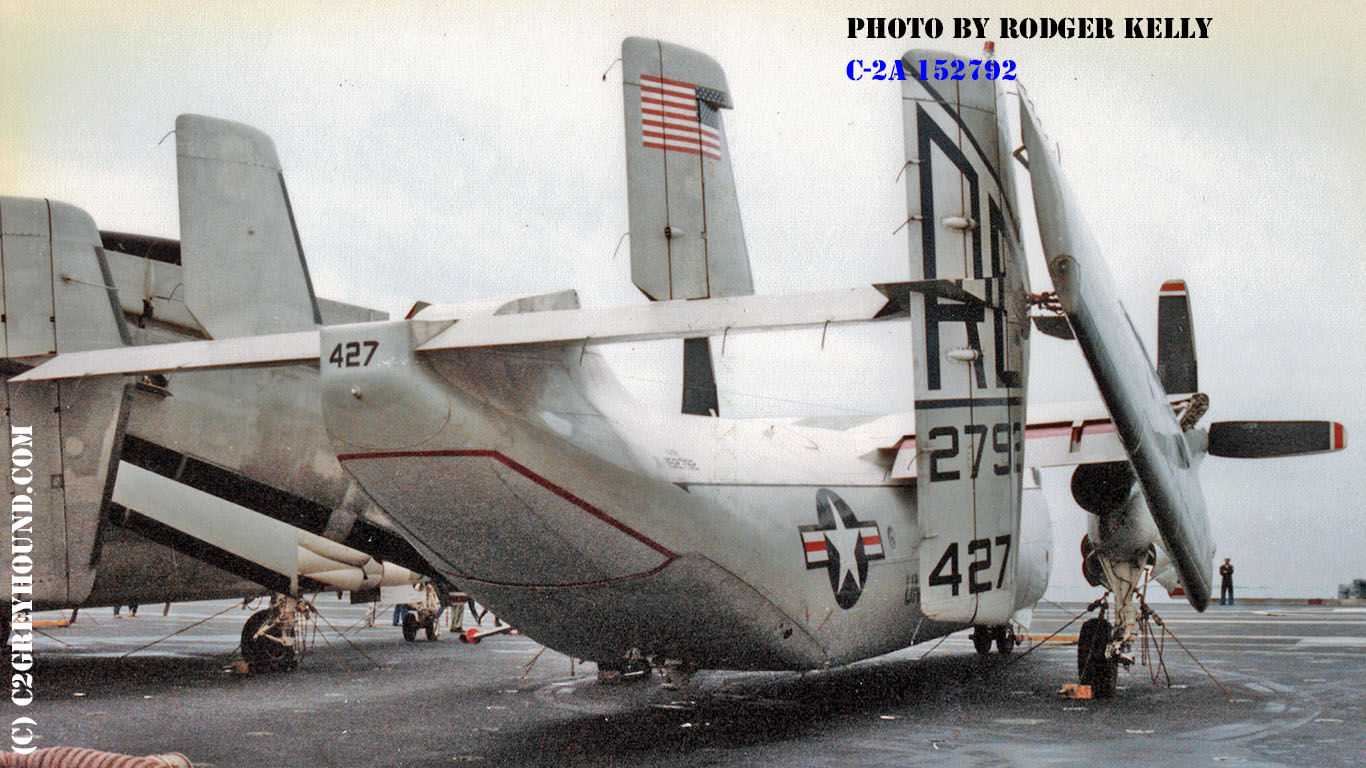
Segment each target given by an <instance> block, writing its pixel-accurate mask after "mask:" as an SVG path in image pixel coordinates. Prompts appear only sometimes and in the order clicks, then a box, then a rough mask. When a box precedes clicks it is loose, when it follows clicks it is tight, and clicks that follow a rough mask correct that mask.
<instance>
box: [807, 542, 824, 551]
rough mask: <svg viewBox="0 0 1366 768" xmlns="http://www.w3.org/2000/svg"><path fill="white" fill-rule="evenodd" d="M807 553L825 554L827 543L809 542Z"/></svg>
mask: <svg viewBox="0 0 1366 768" xmlns="http://www.w3.org/2000/svg"><path fill="white" fill-rule="evenodd" d="M806 551H807V552H824V551H825V542H823V541H808V542H806Z"/></svg>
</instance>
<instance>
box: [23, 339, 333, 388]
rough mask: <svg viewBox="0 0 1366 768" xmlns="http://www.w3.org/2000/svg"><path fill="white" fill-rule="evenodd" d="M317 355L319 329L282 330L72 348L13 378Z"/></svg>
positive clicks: (257, 362)
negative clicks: (210, 338) (266, 333)
mask: <svg viewBox="0 0 1366 768" xmlns="http://www.w3.org/2000/svg"><path fill="white" fill-rule="evenodd" d="M317 359H318V332H317V331H300V332H298V333H279V334H274V335H271V336H249V337H245V338H237V339H216V340H213V341H186V342H182V343H179V344H152V345H149V346H145V347H121V348H118V349H108V350H103V349H102V350H93V351H90V352H72V353H69V354H64V355H58V356H56V357H54V358H52V359H51V360H49V361H47V362H46V363H43V364H42V365H40V366H38V367H36V368H33V369H31V370H28V371H25V372H24V373H22V374H20V375H18V376H15V377H14V378H13V379H10V381H16V382H18V381H48V380H52V379H79V378H84V377H86V376H114V375H134V374H143V373H175V372H177V371H192V370H207V369H210V368H233V367H244V366H255V365H280V364H283V363H301V362H309V361H315V360H317Z"/></svg>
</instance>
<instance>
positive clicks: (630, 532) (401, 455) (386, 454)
mask: <svg viewBox="0 0 1366 768" xmlns="http://www.w3.org/2000/svg"><path fill="white" fill-rule="evenodd" d="M431 457H437V458H441V457H455V458H472V457H477V458H490V459H497V460H498V461H500V462H502V463H503V465H504V466H506V467H507V468H508V469H511V470H513V471H514V472H516V473H517V474H519V475H521V476H522V477H525V478H526V479H528V480H530V481H531V482H533V483H535V484H537V485H539V486H541V487H542V488H544V489H546V490H547V491H550V492H551V493H553V494H555V495H556V496H559V497H560V498H562V499H564V500H565V501H567V502H569V503H570V504H573V505H574V506H576V507H578V508H579V509H582V510H583V511H585V512H587V513H588V514H590V515H592V516H593V517H596V518H597V519H599V520H601V521H603V522H604V523H607V524H608V525H610V526H612V527H613V528H616V529H617V530H619V531H621V532H622V533H624V534H626V535H627V536H630V537H631V538H633V539H635V540H637V541H639V542H640V543H642V544H644V545H645V546H647V547H649V548H650V549H653V550H654V551H656V552H658V553H660V554H661V555H664V556H665V557H668V558H674V557H677V555H676V554H675V553H674V552H672V551H670V550H669V549H668V548H667V547H665V546H664V545H662V544H660V543H659V542H657V541H655V540H654V539H651V538H650V537H649V536H646V535H645V534H643V533H641V532H639V531H637V530H635V529H633V528H631V527H630V526H628V525H626V524H625V523H623V522H621V521H620V520H617V519H616V518H614V517H612V516H611V515H609V514H607V513H606V512H603V511H602V510H601V509H598V508H597V507H595V506H593V505H592V504H589V503H588V502H586V501H584V500H583V499H581V498H579V497H578V496H575V495H574V494H572V493H570V492H569V491H567V490H565V489H564V488H561V487H560V486H558V485H556V484H554V483H552V482H550V481H549V480H547V479H545V478H544V477H541V476H540V475H538V474H536V473H535V472H532V471H531V470H530V469H528V468H527V467H526V466H524V465H522V464H519V463H517V462H516V461H513V460H512V459H510V458H508V457H507V456H504V455H503V454H502V453H499V452H498V451H490V450H473V451H377V452H374V453H342V454H338V455H337V460H338V461H364V460H369V459H408V458H414V459H416V458H431Z"/></svg>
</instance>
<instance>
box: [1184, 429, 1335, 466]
mask: <svg viewBox="0 0 1366 768" xmlns="http://www.w3.org/2000/svg"><path fill="white" fill-rule="evenodd" d="M1346 445H1347V434H1346V432H1345V431H1344V430H1343V428H1342V425H1341V424H1339V423H1337V422H1336V421H1217V422H1215V423H1213V424H1211V425H1210V427H1209V454H1210V455H1211V456H1224V457H1227V458H1232V459H1264V458H1270V457H1272V456H1303V455H1306V454H1311V453H1328V452H1330V451H1340V450H1342V449H1343V448H1344V447H1346Z"/></svg>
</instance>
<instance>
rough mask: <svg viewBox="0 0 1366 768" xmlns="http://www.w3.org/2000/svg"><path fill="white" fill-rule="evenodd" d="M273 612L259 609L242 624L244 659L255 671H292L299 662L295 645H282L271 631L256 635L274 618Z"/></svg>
mask: <svg viewBox="0 0 1366 768" xmlns="http://www.w3.org/2000/svg"><path fill="white" fill-rule="evenodd" d="M272 614H273V612H272V611H271V610H270V609H269V608H267V609H265V610H262V611H257V612H256V613H253V614H252V615H251V616H249V617H248V618H247V623H246V624H243V625H242V659H243V660H244V661H246V662H247V667H248V668H250V669H251V671H253V672H291V671H293V670H294V667H295V666H296V665H297V664H298V660H297V659H295V658H294V648H293V646H287V645H282V644H281V643H280V642H279V641H278V640H275V639H272V638H271V637H270V636H269V633H267V634H265V635H262V636H260V637H257V636H256V633H257V631H258V630H260V628H261V625H262V624H265V623H266V622H267V621H270V620H272V619H273V618H274V616H273V615H272Z"/></svg>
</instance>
